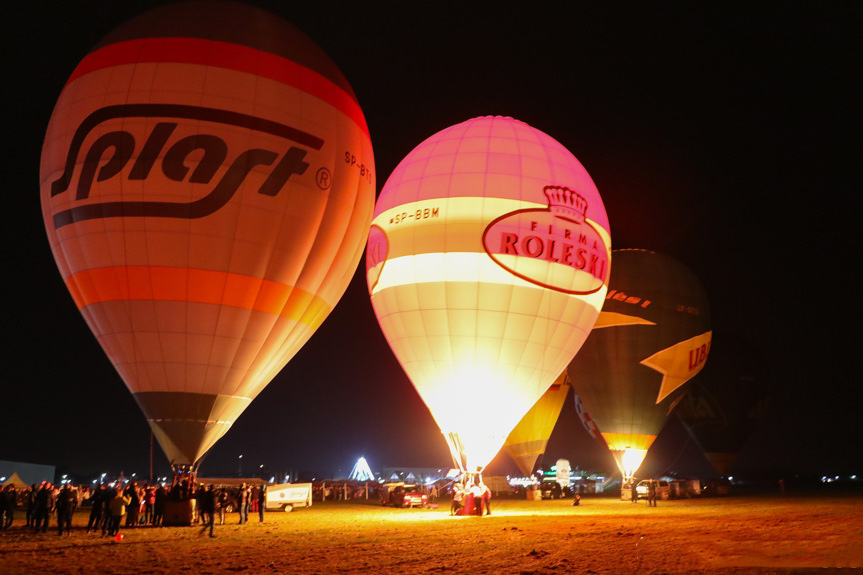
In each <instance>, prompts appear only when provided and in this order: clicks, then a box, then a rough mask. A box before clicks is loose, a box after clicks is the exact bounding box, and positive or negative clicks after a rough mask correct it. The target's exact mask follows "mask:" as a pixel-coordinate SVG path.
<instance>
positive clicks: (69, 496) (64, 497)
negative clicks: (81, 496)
mask: <svg viewBox="0 0 863 575" xmlns="http://www.w3.org/2000/svg"><path fill="white" fill-rule="evenodd" d="M77 506H78V497H77V494H76V493H75V492H74V491H73V490H72V487H71V486H70V485H69V484H68V483H67V484H66V485H64V486H63V489H61V490H60V494H59V495H58V496H57V503H56V507H57V535H58V536H59V535H63V532H64V531H65V532H66V535H71V534H72V515H73V514H74V513H75V508H76V507H77Z"/></svg>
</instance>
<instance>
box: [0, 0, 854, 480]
mask: <svg viewBox="0 0 863 575" xmlns="http://www.w3.org/2000/svg"><path fill="white" fill-rule="evenodd" d="M254 3H255V4H257V5H259V6H261V7H263V8H266V9H268V10H270V11H272V12H273V13H275V14H277V15H279V16H281V17H283V18H284V19H286V20H288V21H290V22H291V23H293V24H294V25H296V26H298V27H299V28H300V29H302V30H303V31H305V32H306V33H307V34H308V35H309V36H310V37H311V38H312V39H314V40H315V41H316V42H317V43H318V44H319V45H320V46H321V47H322V48H323V49H324V50H325V51H326V52H327V53H328V54H329V55H330V57H331V58H332V60H333V61H334V62H335V63H336V64H337V65H338V66H339V68H340V69H341V70H342V72H343V73H344V75H345V76H346V77H347V79H348V81H349V82H350V83H351V85H352V86H353V89H354V91H355V93H356V94H357V97H358V99H359V102H360V105H361V106H362V108H363V111H364V113H365V116H366V119H367V121H368V125H369V129H370V132H371V137H372V144H373V146H374V149H375V160H376V172H377V188H378V191H380V189H381V187H382V186H383V184H384V183H385V181H386V178H387V177H388V176H389V174H390V173H391V172H392V170H393V168H394V167H395V166H396V164H397V163H398V162H399V161H400V160H401V159H402V158H403V157H404V156H405V155H406V154H407V153H408V152H410V150H411V149H413V147H414V146H416V145H417V144H419V143H420V142H421V141H422V140H424V139H425V138H427V137H429V136H431V135H432V134H434V133H436V132H438V131H440V130H442V129H443V128H446V127H448V126H450V125H453V124H456V123H459V122H461V121H464V120H467V119H470V118H473V117H476V116H485V115H504V116H512V117H515V118H517V119H519V120H522V121H524V122H526V123H528V124H530V125H531V126H533V127H535V128H537V129H539V130H542V131H544V132H546V133H547V134H549V135H550V136H552V137H553V138H555V139H557V140H558V141H559V142H561V143H562V144H563V145H564V146H566V147H567V148H569V149H570V150H571V151H572V152H573V154H575V156H576V157H577V158H578V159H579V160H580V161H581V162H582V164H583V165H584V166H585V168H586V169H587V170H588V172H589V173H590V174H591V176H592V178H593V180H594V181H595V182H596V185H597V187H598V189H599V191H600V194H601V195H602V197H603V200H604V202H605V207H606V210H607V212H608V214H609V220H610V223H611V232H612V247H613V248H614V249H619V248H645V249H651V250H655V251H658V252H662V253H665V254H668V255H671V256H673V257H675V258H677V259H679V260H680V261H681V262H683V263H684V264H685V265H686V266H688V267H689V268H690V269H692V270H693V271H694V272H695V274H696V275H697V276H698V277H699V278H700V279H701V281H702V282H703V284H704V286H705V289H706V291H707V293H708V296H709V297H710V301H711V308H712V317H713V329H714V335H713V337H714V345H715V348H714V351H715V353H714V354H713V355H712V356H711V358H710V359H709V360H708V366H709V364H710V362H711V361H717V362H719V361H731V360H730V359H728V356H726V357H723V356H722V354H721V353H720V350H721V348H722V341H723V338H726V340H728V341H730V340H732V339H733V340H734V341H735V342H742V344H743V345H745V346H747V347H748V348H749V349H752V350H754V351H755V352H757V354H758V356H759V357H761V358H763V361H764V362H765V366H764V369H765V372H766V373H769V378H770V385H771V392H770V396H769V401H768V406H767V409H766V412H765V417H764V419H763V421H762V423H761V425H760V427H759V428H757V429H756V431H755V432H754V433H753V435H752V437H751V439H750V441H749V443H748V444H747V445H746V446H745V448H744V450H743V452H742V453H741V456H740V458H739V460H738V465H737V467H736V468H733V471H734V473H735V475H738V476H740V475H746V474H750V475H753V476H754V475H759V474H765V473H768V474H769V473H775V474H780V473H782V474H784V473H800V474H821V473H828V474H835V473H861V472H863V449H861V448H860V445H859V443H860V438H861V435H863V425H861V423H860V421H861V420H863V418H861V417H860V415H859V413H858V412H859V409H860V405H861V403H860V401H859V399H860V397H861V392H860V390H859V386H860V377H859V369H857V366H856V361H854V360H855V359H856V357H855V355H856V353H859V350H858V348H859V343H860V336H859V334H857V333H856V329H857V327H858V326H859V324H860V319H861V317H860V316H861V314H860V304H859V294H858V293H857V290H856V289H855V287H856V282H857V281H859V277H860V267H861V265H860V262H861V258H860V250H859V247H858V246H859V243H858V240H857V237H856V231H855V230H857V229H858V227H859V224H858V221H859V211H858V210H859V204H860V202H859V200H857V201H855V200H854V198H855V197H857V196H859V194H860V192H861V184H860V179H859V174H858V171H857V170H855V169H852V166H854V167H858V166H859V165H860V163H859V157H860V153H861V147H860V143H859V142H860V137H859V132H860V127H861V126H860V122H859V108H860V91H859V88H856V87H855V86H856V84H857V83H856V82H854V80H855V79H857V80H859V76H860V65H859V64H860V61H861V49H860V46H861V44H860V38H861V32H863V26H861V24H863V4H861V3H859V2H817V3H815V2H809V3H763V4H762V3H706V2H690V3H684V4H677V5H675V6H674V7H672V6H670V5H665V6H657V5H656V4H657V3H634V2H633V3H630V2H622V3H586V2H584V3H582V2H573V3H567V4H568V7H566V8H563V9H561V8H560V7H557V6H555V5H556V4H562V3H551V2H549V3H543V2H538V3H530V4H525V5H523V6H520V7H518V8H517V9H516V8H515V6H516V5H515V4H511V5H507V4H506V3H503V4H501V3H497V4H494V3H488V4H486V6H485V7H484V8H480V7H479V6H480V5H481V3H477V4H476V7H466V6H465V5H466V4H469V3H464V2H462V3H441V2H437V3H429V4H427V5H424V6H423V5H417V6H416V7H413V8H411V9H404V10H403V11H392V10H386V9H383V8H379V7H376V6H374V5H371V4H364V3H345V4H337V3H330V2H325V1H324V2H305V3H295V2H291V3H287V2H276V1H273V2H263V1H261V2H254ZM77 4H79V3H72V2H44V1H38V0H37V1H34V2H29V3H26V4H23V3H22V4H20V5H18V6H16V7H13V8H12V9H11V14H10V13H9V8H8V7H7V8H5V9H4V18H3V24H4V27H5V28H6V30H4V35H3V36H2V40H0V41H2V47H3V59H4V69H5V80H4V82H3V84H4V90H3V95H2V98H3V108H4V110H5V112H6V113H5V114H4V127H5V138H4V150H5V152H4V154H3V158H4V162H3V171H4V174H5V182H6V185H5V186H4V187H3V190H4V193H3V198H4V202H6V203H5V209H4V210H3V212H4V215H5V217H4V223H3V226H2V230H3V246H4V247H3V259H2V266H3V269H4V273H3V282H2V290H3V301H4V303H5V311H4V313H3V316H2V317H3V320H2V342H3V345H2V347H0V349H2V361H0V406H2V408H0V412H2V417H0V459H3V460H14V461H28V462H34V463H43V464H50V465H55V466H57V468H58V472H62V473H73V474H79V475H81V476H82V477H83V476H86V475H87V474H96V473H101V472H108V473H111V474H116V473H119V472H120V471H121V470H122V471H123V472H124V473H125V474H126V475H130V474H131V473H138V474H139V475H147V474H148V466H149V463H148V460H149V452H150V433H149V428H148V426H147V424H146V421H145V420H144V417H143V415H142V414H141V412H140V411H139V409H138V406H137V404H136V403H135V401H134V400H133V398H132V395H131V394H130V393H129V392H128V391H127V389H126V388H125V386H124V384H123V382H122V381H121V380H120V378H119V376H118V375H117V374H116V372H115V371H114V369H113V367H112V366H111V364H110V362H109V361H108V359H107V357H106V356H105V354H104V353H103V352H102V350H101V348H100V347H99V345H98V344H97V342H96V340H95V338H94V337H93V336H92V335H91V334H90V331H89V328H88V327H87V325H86V324H85V322H84V320H83V319H82V318H81V316H80V314H79V312H78V310H77V309H76V307H75V305H74V303H73V301H72V299H71V297H70V296H69V294H68V292H67V291H66V289H65V286H64V285H63V282H62V280H61V277H60V274H59V273H58V271H57V269H56V266H55V264H54V260H53V257H52V255H51V252H50V249H49V246H48V241H47V237H46V235H45V230H44V226H43V224H42V217H41V208H40V202H39V158H40V150H41V146H42V140H43V137H44V134H45V130H46V127H47V125H48V121H49V118H50V115H51V111H52V109H53V106H54V102H55V101H56V99H57V97H58V96H59V94H60V91H61V89H62V87H63V84H64V83H65V81H66V79H67V78H68V77H69V75H70V74H71V73H72V71H73V69H74V68H75V66H76V64H77V62H78V61H79V60H80V59H81V58H83V57H84V56H85V55H86V53H87V52H88V51H89V50H90V48H91V47H92V46H93V45H94V44H96V43H97V42H98V41H99V40H100V39H101V38H102V37H103V36H104V35H105V34H107V33H108V32H109V31H111V30H112V29H113V28H115V27H116V26H118V25H120V24H121V23H123V22H125V21H126V20H128V19H130V18H132V17H134V16H135V15H137V14H139V13H140V12H142V11H144V10H146V9H147V8H150V7H153V6H155V5H158V4H159V3H158V2H145V1H141V0H137V1H124V2H115V1H111V2H109V1H106V0H97V1H93V2H87V3H86V5H87V6H89V7H88V8H87V9H84V10H79V9H76V8H75V7H74V6H75V5H77ZM505 6H512V8H505ZM855 77H856V78H855ZM855 160H856V164H855ZM360 269H361V270H362V269H364V268H363V265H362V263H361V264H360ZM852 365H853V367H854V368H855V369H852ZM681 429H682V428H680V426H679V424H677V423H675V422H672V424H671V429H669V433H667V434H666V435H667V436H661V437H660V439H659V440H658V442H657V444H656V446H657V453H656V454H651V456H650V457H649V459H648V464H650V465H652V466H653V467H654V468H655V469H656V470H658V471H669V470H672V471H673V470H677V469H678V468H681V469H682V468H684V467H687V466H693V467H695V468H698V466H699V465H702V467H703V461H700V460H699V459H698V453H697V450H693V449H692V446H691V445H689V444H687V440H686V436H685V433H683V432H682V431H681ZM241 454H242V455H243V458H242V460H239V455H241ZM361 455H364V456H365V457H366V458H367V459H368V460H369V462H370V464H371V465H372V467H373V468H380V467H382V466H385V465H386V466H396V465H402V466H425V467H442V466H448V465H449V464H450V457H449V453H448V450H447V448H446V445H445V443H444V441H443V438H442V437H441V435H440V432H439V431H438V429H437V426H436V424H435V423H434V420H433V419H432V417H431V415H430V414H429V412H428V410H427V409H426V407H425V405H424V404H423V403H422V401H421V400H420V399H419V396H418V395H417V394H416V392H415V391H414V390H413V387H412V385H411V384H410V382H409V381H408V379H407V378H406V376H405V375H404V373H403V372H402V370H401V368H400V366H399V365H398V362H397V361H396V359H395V357H394V356H393V355H392V353H391V352H390V350H389V347H388V345H387V342H386V340H385V339H384V337H383V335H382V334H381V332H380V329H379V328H378V325H377V322H376V320H375V317H374V313H373V311H372V308H371V304H370V303H369V298H368V292H367V289H366V282H365V278H364V275H363V273H361V272H360V271H358V272H357V274H356V275H355V277H354V280H353V282H352V283H351V285H350V287H349V288H348V291H347V293H346V294H345V296H344V297H343V299H342V300H341V302H340V303H339V305H338V306H337V307H336V309H335V310H334V312H333V313H332V314H331V316H330V317H329V319H327V321H326V322H325V323H324V324H323V326H322V327H321V328H320V329H319V330H318V331H317V333H316V334H315V335H314V336H313V337H312V339H311V340H310V341H309V342H308V343H307V344H306V345H305V347H304V348H303V349H302V350H301V351H300V352H299V353H298V354H297V355H296V356H295V357H294V358H293V360H292V361H291V362H290V363H289V364H288V365H287V367H285V369H283V370H282V372H281V373H280V374H279V375H278V376H277V377H276V378H275V379H274V380H273V381H272V382H271V383H270V385H269V386H268V387H267V388H266V389H265V390H264V392H263V393H261V395H259V396H258V398H257V399H256V400H255V401H254V402H253V403H252V405H251V406H250V407H249V408H248V409H247V411H246V412H245V413H244V414H243V415H242V416H241V417H240V418H239V420H238V421H237V422H236V423H235V424H234V426H233V428H232V429H231V430H230V431H229V432H228V434H227V435H226V436H225V437H224V438H223V439H222V440H221V441H220V442H219V443H218V444H217V445H216V447H215V448H214V449H213V450H212V451H211V452H210V453H209V454H208V455H207V456H206V458H205V459H204V462H203V464H202V472H203V474H205V475H215V474H224V473H236V472H237V471H238V467H239V465H240V464H242V471H243V472H244V474H248V473H249V472H252V471H256V470H259V469H260V466H261V465H263V466H264V469H269V470H274V471H276V470H285V471H287V470H295V471H304V472H309V473H314V474H315V475H316V476H318V477H326V476H339V475H342V476H343V475H345V474H347V472H348V471H349V470H350V468H351V466H352V465H353V462H354V461H355V460H356V459H357V457H359V456H361ZM558 457H565V458H568V459H569V460H570V461H571V462H572V464H573V465H574V466H576V465H577V466H579V467H581V468H586V469H593V470H597V471H603V470H606V471H611V470H612V469H614V464H613V462H612V460H611V457H610V455H608V454H607V453H604V452H602V451H601V450H599V448H598V447H596V446H595V445H594V444H593V443H592V440H591V439H590V438H589V437H588V436H587V434H586V433H585V432H584V431H583V429H582V428H581V426H580V423H579V421H578V419H577V417H576V415H575V412H574V408H573V403H572V401H571V398H570V400H569V401H568V402H567V404H566V405H565V407H564V413H563V415H562V416H561V419H560V421H559V423H558V426H557V428H556V429H555V432H554V435H553V437H552V440H551V442H550V445H549V449H548V451H547V453H546V457H545V461H546V462H554V460H555V459H557V458H558ZM154 465H155V467H156V474H157V475H163V474H166V473H167V470H168V465H167V461H166V459H165V457H164V456H163V455H162V453H161V450H160V449H159V447H158V444H156V446H155V449H154ZM492 467H493V468H495V469H498V470H501V471H509V470H511V469H514V465H513V464H512V463H511V462H510V461H509V460H508V459H507V458H506V456H499V457H498V459H497V460H496V461H495V462H494V463H493V465H492Z"/></svg>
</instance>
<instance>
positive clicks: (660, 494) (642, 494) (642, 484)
mask: <svg viewBox="0 0 863 575" xmlns="http://www.w3.org/2000/svg"><path fill="white" fill-rule="evenodd" d="M651 481H655V482H656V498H657V499H670V498H671V487H670V486H669V485H668V482H667V481H663V480H662V479H642V480H641V481H639V482H638V485H636V486H635V492H636V493H638V498H639V499H647V492H648V490H649V489H650V482H651Z"/></svg>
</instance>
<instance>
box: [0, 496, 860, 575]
mask: <svg viewBox="0 0 863 575" xmlns="http://www.w3.org/2000/svg"><path fill="white" fill-rule="evenodd" d="M228 518H229V521H228V522H226V524H225V525H223V526H222V525H216V531H215V534H216V537H215V538H212V539H211V538H209V537H207V536H206V535H202V534H201V531H200V529H199V528H195V527H164V528H150V527H140V528H135V529H125V530H124V531H123V532H122V533H123V535H124V538H123V540H122V541H120V542H116V541H114V540H113V539H111V538H108V537H102V536H101V535H97V534H87V533H86V532H85V529H84V527H85V526H86V522H87V512H86V511H83V512H79V513H78V514H76V516H75V520H74V525H75V529H74V532H73V533H72V534H71V535H70V536H64V537H58V536H57V532H56V522H54V521H52V525H51V527H50V528H49V531H48V533H46V534H34V533H32V532H31V531H30V530H26V529H25V528H24V527H23V523H24V520H23V517H22V514H21V513H20V512H19V513H18V517H17V518H16V521H15V524H14V525H13V527H12V528H11V529H10V530H8V531H4V532H0V575H7V574H15V575H19V574H31V573H32V574H45V575H54V574H67V573H70V574H90V573H99V574H102V573H104V574H111V573H117V574H124V575H129V574H133V573H135V574H136V573H146V574H154V575H162V574H173V573H180V574H184V573H189V574H194V575H198V574H202V575H206V574H236V573H248V574H313V573H321V574H324V573H326V574H330V573H359V572H366V573H369V574H375V575H377V574H386V575H388V574H397V573H405V574H415V573H418V574H422V573H430V574H441V573H470V574H472V575H476V574H482V573H494V574H495V575H504V574H518V575H529V574H530V575H532V574H537V575H539V574H543V575H545V574H559V573H584V574H601V573H608V574H619V573H639V574H647V573H657V574H658V573H705V574H724V573H735V574H740V573H747V574H748V573H783V574H784V573H788V574H792V573H793V574H809V573H819V574H820V573H843V574H844V573H855V572H860V573H863V496H861V495H860V494H857V495H851V496H829V497H827V496H824V497H814V496H793V495H789V496H786V497H779V496H775V497H740V496H731V497H725V498H709V499H708V498H705V499H693V500H680V501H660V502H659V504H658V506H657V507H656V508H649V507H647V504H646V503H644V502H640V503H638V504H632V503H630V502H626V501H618V500H615V499H609V498H595V499H594V498H585V499H582V501H581V505H579V506H577V507H574V506H572V501H571V500H558V501H535V502H529V501H523V500H505V499H496V500H492V515H490V516H484V517H471V516H467V517H451V516H450V514H449V509H448V507H447V506H446V505H441V507H440V508H438V509H391V508H385V507H381V506H380V505H377V504H375V505H373V504H372V502H369V503H367V504H366V503H358V504H354V503H329V502H328V503H325V504H320V503H316V504H315V505H314V506H313V507H312V508H310V509H301V510H297V511H294V512H293V513H268V514H267V515H266V518H265V521H264V523H259V522H258V518H257V516H254V517H252V518H251V519H250V522H249V523H248V524H246V525H237V515H236V514H233V515H229V516H228Z"/></svg>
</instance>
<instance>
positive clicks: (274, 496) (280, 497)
mask: <svg viewBox="0 0 863 575" xmlns="http://www.w3.org/2000/svg"><path fill="white" fill-rule="evenodd" d="M311 506H312V484H311V483H274V484H272V485H268V486H267V511H287V512H290V511H293V510H294V507H311Z"/></svg>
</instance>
